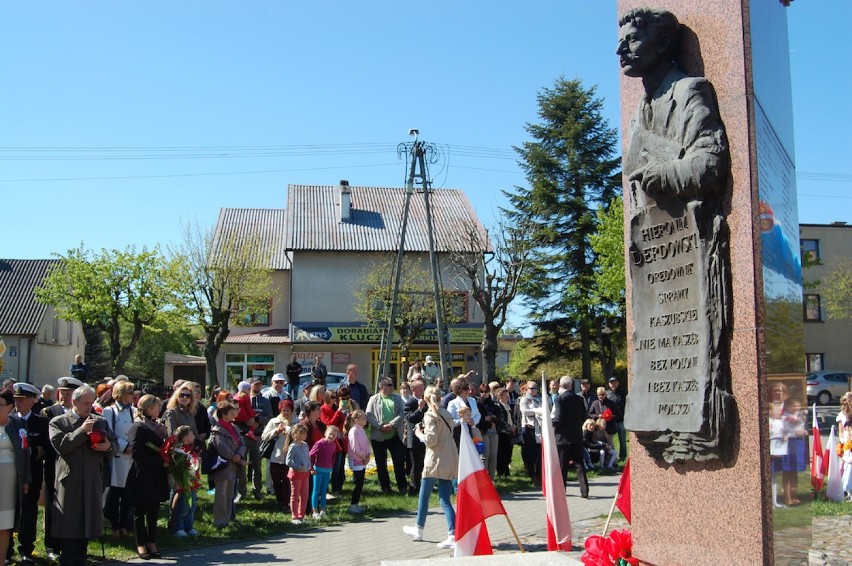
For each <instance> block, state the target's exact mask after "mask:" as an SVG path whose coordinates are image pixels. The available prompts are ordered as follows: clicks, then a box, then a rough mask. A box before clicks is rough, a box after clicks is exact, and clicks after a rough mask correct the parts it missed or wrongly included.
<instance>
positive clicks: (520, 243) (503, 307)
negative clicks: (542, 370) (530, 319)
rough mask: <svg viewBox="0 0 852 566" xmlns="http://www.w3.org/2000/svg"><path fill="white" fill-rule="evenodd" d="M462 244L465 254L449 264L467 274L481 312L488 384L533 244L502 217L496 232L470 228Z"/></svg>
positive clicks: (455, 254) (453, 256) (494, 374)
mask: <svg viewBox="0 0 852 566" xmlns="http://www.w3.org/2000/svg"><path fill="white" fill-rule="evenodd" d="M463 243H464V244H465V245H464V246H463V250H459V251H455V252H453V253H452V254H451V256H450V261H451V263H452V264H453V265H454V266H455V267H456V268H457V269H458V270H460V271H461V273H463V274H464V276H465V284H467V285H470V289H471V291H472V296H473V300H475V301H476V304H477V305H479V308H480V309H481V310H482V316H483V333H482V345H481V350H482V363H483V371H482V374H483V380H484V381H485V382H486V383H488V382H491V381H494V380H495V379H497V349H498V344H497V338H498V336H499V334H500V331H501V329H502V328H503V325H504V324H506V316H507V315H508V310H509V305H511V303H512V301H513V300H514V299H515V296H516V295H517V293H518V289H519V286H520V281H521V277H522V276H523V274H524V270H525V268H526V266H527V263H528V260H529V256H530V242H529V240H528V239H527V238H525V237H524V236H523V228H517V227H515V226H510V225H509V223H508V222H507V221H506V219H505V218H502V217H501V218H500V219H498V221H497V226H496V228H495V229H494V230H490V231H489V232H488V233H486V234H483V233H481V232H480V231H479V230H478V229H477V228H476V227H475V226H471V227H470V230H468V233H467V237H466V241H465V242H463ZM489 244H490V246H491V250H490V251H487V252H486V253H482V254H471V253H470V252H469V251H468V250H488V249H489Z"/></svg>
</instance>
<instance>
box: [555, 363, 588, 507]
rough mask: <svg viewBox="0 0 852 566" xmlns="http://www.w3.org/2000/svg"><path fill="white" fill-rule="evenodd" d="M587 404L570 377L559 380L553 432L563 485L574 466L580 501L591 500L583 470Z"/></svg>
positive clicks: (566, 376)
mask: <svg viewBox="0 0 852 566" xmlns="http://www.w3.org/2000/svg"><path fill="white" fill-rule="evenodd" d="M586 414H587V413H586V403H585V402H584V401H583V398H582V397H580V396H579V395H577V394H576V393H574V380H573V379H572V378H571V377H570V376H568V375H565V376H562V377H561V378H560V379H559V395H557V396H556V401H555V402H554V403H553V429H554V432H555V436H556V450H557V451H558V452H559V467H560V468H562V481H563V482H567V481H568V463H569V462H574V468H575V469H576V470H577V481H578V482H579V484H580V497H583V498H585V499H588V498H589V481H588V480H587V479H586V470H585V468H583V422H584V421H585V420H586Z"/></svg>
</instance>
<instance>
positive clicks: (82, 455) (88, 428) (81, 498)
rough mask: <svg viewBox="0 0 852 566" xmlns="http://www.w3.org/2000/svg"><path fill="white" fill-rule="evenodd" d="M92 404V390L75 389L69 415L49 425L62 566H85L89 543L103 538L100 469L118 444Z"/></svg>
mask: <svg viewBox="0 0 852 566" xmlns="http://www.w3.org/2000/svg"><path fill="white" fill-rule="evenodd" d="M94 402H95V390H94V389H92V388H91V387H89V386H88V385H84V386H82V387H78V388H77V389H75V390H74V393H72V395H71V404H72V408H71V410H69V411H68V412H66V413H65V414H63V415H61V416H58V417H55V418H53V420H51V421H50V425H49V434H50V443H51V445H52V446H53V448H54V449H55V450H56V453H57V460H56V484H55V488H56V499H55V501H54V502H53V525H52V527H53V528H52V535H53V536H54V537H55V538H58V539H60V540H61V541H62V542H61V546H60V556H59V564H60V565H61V566H65V565H68V566H77V565H80V564H85V563H86V554H87V550H88V544H89V540H90V539H93V538H98V537H100V536H101V535H103V512H102V504H101V500H102V497H103V492H104V484H103V466H104V461H105V460H106V458H111V457H112V455H113V452H114V447H115V446H117V440H116V438H115V435H114V434H113V433H112V431H111V430H110V429H109V425H108V424H107V421H106V420H105V419H104V418H103V417H101V416H100V415H98V414H96V413H95V412H94V411H92V405H93V404H94ZM60 480H61V481H60Z"/></svg>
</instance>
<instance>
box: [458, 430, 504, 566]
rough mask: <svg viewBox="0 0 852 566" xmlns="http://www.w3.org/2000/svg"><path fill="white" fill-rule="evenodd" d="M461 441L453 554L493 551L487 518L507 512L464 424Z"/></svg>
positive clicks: (474, 553) (490, 552) (476, 553)
mask: <svg viewBox="0 0 852 566" xmlns="http://www.w3.org/2000/svg"><path fill="white" fill-rule="evenodd" d="M461 430H462V433H461V438H460V442H459V487H458V494H457V495H456V507H457V511H456V548H455V552H454V554H453V556H474V555H479V554H493V552H492V550H491V538H490V537H489V536H488V528H487V527H486V525H485V519H487V518H488V517H491V516H493V515H505V514H506V509H504V508H503V502H502V501H500V496H499V495H498V494H497V489H495V487H494V484H493V483H491V478H490V477H488V472H487V471H486V470H485V467H484V466H483V465H482V460H481V459H480V457H479V452H477V451H476V448H475V447H474V445H473V439H471V438H470V432H469V431H468V429H467V427H466V426H463V427H461Z"/></svg>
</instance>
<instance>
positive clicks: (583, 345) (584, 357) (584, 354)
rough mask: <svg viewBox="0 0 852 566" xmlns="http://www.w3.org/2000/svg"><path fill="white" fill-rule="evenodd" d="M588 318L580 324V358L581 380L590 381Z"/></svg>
mask: <svg viewBox="0 0 852 566" xmlns="http://www.w3.org/2000/svg"><path fill="white" fill-rule="evenodd" d="M591 342H592V339H591V336H590V332H589V323H588V318H585V319H584V320H582V321H581V322H580V357H581V361H582V372H583V379H592V348H591Z"/></svg>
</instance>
